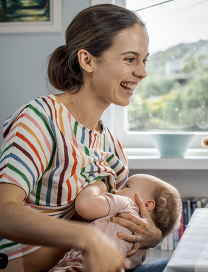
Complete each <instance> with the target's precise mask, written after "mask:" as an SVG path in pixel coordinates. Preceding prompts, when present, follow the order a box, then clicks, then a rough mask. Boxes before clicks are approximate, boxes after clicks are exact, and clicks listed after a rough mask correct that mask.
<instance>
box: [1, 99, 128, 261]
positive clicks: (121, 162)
mask: <svg viewBox="0 0 208 272" xmlns="http://www.w3.org/2000/svg"><path fill="white" fill-rule="evenodd" d="M103 127H104V126H103ZM3 130H4V136H5V139H4V146H3V147H2V153H1V160H0V182H1V181H2V182H7V183H13V184H15V185H17V186H19V187H20V188H22V189H23V190H24V191H25V192H26V193H27V195H26V205H27V206H29V207H30V208H31V209H33V210H35V211H36V212H40V213H43V214H45V215H48V216H54V217H59V218H70V217H71V216H72V215H73V213H74V200H75V198H76V196H77V195H78V193H79V192H80V191H81V190H82V189H83V188H84V187H85V186H87V185H88V184H89V183H91V182H93V181H94V180H97V179H103V178H104V180H105V181H106V184H107V186H108V188H109V190H111V189H112V188H115V186H116V185H118V186H119V185H120V184H121V183H123V181H124V180H125V179H126V178H127V174H128V169H127V161H126V156H125V154H124V152H123V149H122V147H121V144H120V143H119V141H118V140H117V139H116V137H115V136H114V135H113V134H112V133H111V132H110V131H109V130H108V129H107V128H104V131H103V133H101V134H98V133H96V132H94V131H91V130H89V129H87V128H86V127H84V126H82V125H81V124H79V123H78V122H77V121H76V120H75V119H74V118H73V116H72V115H71V114H70V113H69V112H68V111H67V109H66V107H64V105H63V104H62V103H61V102H60V101H59V100H58V99H57V97H55V96H54V95H48V96H44V97H40V98H37V99H35V100H33V101H30V102H28V103H27V104H25V105H24V106H23V107H22V108H20V109H19V111H17V112H16V113H15V115H13V116H11V117H10V118H9V119H8V120H7V121H6V122H5V124H4V128H3ZM9 244H10V245H11V244H12V245H13V246H9ZM0 246H1V247H3V248H2V249H1V252H8V253H9V254H10V256H11V258H15V256H18V254H19V253H18V252H19V251H18V250H19V249H20V244H16V243H13V242H12V241H11V242H8V240H5V239H3V240H1V241H0ZM23 248H24V250H25V253H28V252H31V250H33V249H34V248H35V247H32V246H28V247H27V246H26V247H25V246H23ZM34 250H35V249H34Z"/></svg>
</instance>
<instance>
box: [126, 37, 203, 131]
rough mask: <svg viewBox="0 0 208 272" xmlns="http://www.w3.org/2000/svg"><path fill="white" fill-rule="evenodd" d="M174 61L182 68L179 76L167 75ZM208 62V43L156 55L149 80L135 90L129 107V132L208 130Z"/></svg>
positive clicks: (182, 46)
mask: <svg viewBox="0 0 208 272" xmlns="http://www.w3.org/2000/svg"><path fill="white" fill-rule="evenodd" d="M173 56H174V57H173ZM171 58H172V59H174V60H179V61H181V62H182V63H183V66H182V67H181V71H179V72H178V73H176V74H172V75H170V74H169V75H166V73H165V65H166V62H167V59H168V60H170V59H171ZM207 61H208V41H199V42H198V43H194V44H185V45H184V44H181V45H177V46H175V47H173V48H170V49H168V50H166V51H165V52H158V53H156V54H155V55H153V56H152V57H151V60H150V63H151V66H150V69H149V67H148V77H147V78H146V79H145V80H143V81H142V82H141V83H140V85H139V87H138V89H137V90H135V94H134V99H133V100H132V101H131V103H130V105H129V108H128V119H129V129H130V130H158V129H159V130H161V129H166V130H184V131H199V130H202V131H203V130H208V66H207ZM153 67H156V68H155V69H153ZM182 79H183V80H182Z"/></svg>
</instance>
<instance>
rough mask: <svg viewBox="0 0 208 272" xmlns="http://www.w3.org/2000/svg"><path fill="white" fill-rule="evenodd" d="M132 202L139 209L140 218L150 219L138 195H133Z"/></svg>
mask: <svg viewBox="0 0 208 272" xmlns="http://www.w3.org/2000/svg"><path fill="white" fill-rule="evenodd" d="M134 200H135V203H136V204H137V206H138V207H139V215H140V216H141V218H151V217H150V214H149V212H148V210H147V209H146V207H145V205H144V202H143V201H142V199H141V198H140V196H139V194H138V193H136V194H135V195H134Z"/></svg>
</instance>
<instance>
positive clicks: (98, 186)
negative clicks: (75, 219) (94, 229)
mask: <svg viewBox="0 0 208 272" xmlns="http://www.w3.org/2000/svg"><path fill="white" fill-rule="evenodd" d="M105 192H107V187H106V185H105V183H104V182H102V181H101V180H97V181H96V182H94V183H93V184H90V185H88V186H87V187H85V188H84V189H83V190H82V191H81V192H80V193H79V195H78V196H77V198H76V201H75V209H76V211H77V213H78V214H79V215H80V216H82V217H83V218H85V219H87V220H94V219H97V218H100V217H104V216H107V215H108V213H109V209H110V207H109V203H108V201H107V199H106V198H105V197H104V196H101V194H103V193H105Z"/></svg>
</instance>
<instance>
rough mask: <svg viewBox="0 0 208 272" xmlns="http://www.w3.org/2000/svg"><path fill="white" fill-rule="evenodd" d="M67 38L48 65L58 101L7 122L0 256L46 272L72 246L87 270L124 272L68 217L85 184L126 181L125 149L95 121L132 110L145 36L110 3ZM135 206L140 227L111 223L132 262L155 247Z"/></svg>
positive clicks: (93, 234)
mask: <svg viewBox="0 0 208 272" xmlns="http://www.w3.org/2000/svg"><path fill="white" fill-rule="evenodd" d="M65 38H66V45H64V46H61V47H59V48H57V49H56V50H55V51H54V52H53V54H51V56H50V59H49V64H48V77H49V81H50V83H51V84H52V85H53V86H54V87H55V88H56V89H58V90H60V91H63V93H61V94H58V95H56V96H54V95H52V94H51V95H48V96H45V97H41V98H38V99H35V100H33V101H30V102H28V103H26V104H25V105H24V106H22V107H21V108H20V109H19V110H18V111H17V112H15V114H14V115H13V116H12V117H10V118H9V119H8V120H7V121H6V122H5V124H4V142H3V146H2V155H1V162H0V171H1V172H0V178H1V180H0V182H1V183H0V218H1V223H0V236H1V237H4V239H1V240H0V250H1V252H3V253H6V254H7V255H8V256H9V259H10V260H9V264H8V266H7V268H6V269H5V271H6V272H11V271H18V272H22V271H27V272H35V271H47V270H49V269H50V268H52V267H53V266H54V265H55V264H56V263H57V262H58V260H59V259H61V258H62V257H63V255H64V254H65V252H67V251H69V249H70V248H71V247H75V248H79V249H81V250H82V251H83V256H84V258H85V260H86V263H87V266H88V270H89V271H91V272H94V271H95V272H97V271H103V272H106V271H108V272H110V271H112V272H113V271H120V270H121V268H122V267H123V266H124V263H125V259H124V257H123V256H121V255H120V253H119V252H118V251H117V249H116V248H115V246H114V245H113V244H112V243H111V241H109V240H108V239H107V238H106V237H104V236H103V235H102V234H101V233H99V232H98V231H97V230H95V229H93V228H91V227H89V226H88V225H87V224H86V223H81V222H77V221H72V220H69V219H73V215H74V213H75V209H74V200H75V198H76V196H77V194H78V193H79V192H80V191H81V190H82V189H83V188H84V187H85V186H87V185H88V184H89V183H90V182H93V181H95V180H97V179H103V180H104V181H105V182H106V184H107V186H108V188H109V191H111V190H112V189H113V188H115V187H119V186H120V185H121V184H122V183H123V182H124V181H125V180H126V178H127V174H128V168H127V160H126V156H125V154H124V152H123V149H122V147H121V145H120V143H119V141H118V140H117V139H116V137H115V136H113V135H112V133H111V132H110V131H109V130H108V129H107V128H106V127H104V125H103V123H102V122H101V121H99V120H100V117H101V115H102V113H103V112H104V110H105V109H106V108H107V107H108V106H109V105H110V104H111V103H114V104H116V105H120V106H126V105H128V104H129V102H130V100H131V96H132V95H133V91H134V89H135V88H136V86H137V84H138V83H139V82H140V81H141V80H142V79H143V78H145V77H146V61H147V58H148V35H147V31H146V28H145V25H144V23H143V22H142V21H141V20H140V19H139V18H138V17H137V16H136V15H135V14H134V13H133V12H131V11H129V10H126V9H124V8H120V7H117V6H114V5H107V4H106V5H98V6H92V7H90V8H88V9H86V10H83V11H82V12H80V13H79V14H78V15H77V16H76V17H75V18H74V20H73V21H72V23H71V24H70V25H69V26H68V28H67V30H66V34H65ZM137 203H138V206H139V208H140V210H141V217H142V219H138V218H134V217H133V216H131V215H125V214H121V215H120V216H119V217H117V218H115V219H114V222H117V223H119V224H121V225H123V226H125V227H127V228H129V229H130V230H131V231H132V232H133V233H134V235H130V236H124V234H123V236H122V234H120V238H121V239H125V240H128V241H130V242H132V247H133V248H132V250H131V251H130V252H129V255H132V254H134V253H135V252H136V251H137V250H138V248H142V247H154V246H155V245H156V244H157V243H158V242H159V241H160V239H161V232H160V231H159V230H158V229H157V228H156V227H155V225H154V223H153V222H152V220H151V218H150V217H149V216H148V213H147V212H146V210H145V208H144V206H143V203H142V201H141V200H140V199H139V197H138V199H137ZM22 204H23V205H22ZM46 215H47V216H46ZM57 218H59V219H57ZM60 219H62V220H60ZM64 219H65V220H64ZM136 235H139V237H140V241H138V236H136ZM14 241H15V242H14ZM133 243H135V245H134V246H133ZM106 260H108V262H106ZM125 267H126V268H128V265H126V266H125ZM138 269H140V268H138ZM149 271H150V270H149ZM155 271H156V270H155ZM158 271H162V270H158Z"/></svg>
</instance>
